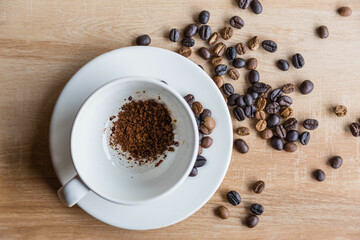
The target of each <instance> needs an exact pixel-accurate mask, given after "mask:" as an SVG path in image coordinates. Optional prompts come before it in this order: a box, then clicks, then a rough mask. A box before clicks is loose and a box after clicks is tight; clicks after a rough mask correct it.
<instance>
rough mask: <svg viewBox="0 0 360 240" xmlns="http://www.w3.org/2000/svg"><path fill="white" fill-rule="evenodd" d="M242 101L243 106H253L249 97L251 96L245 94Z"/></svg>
mask: <svg viewBox="0 0 360 240" xmlns="http://www.w3.org/2000/svg"><path fill="white" fill-rule="evenodd" d="M244 101H245V104H246V105H247V106H251V105H253V103H254V99H253V97H252V96H251V94H246V95H245V96H244Z"/></svg>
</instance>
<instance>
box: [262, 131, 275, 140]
mask: <svg viewBox="0 0 360 240" xmlns="http://www.w3.org/2000/svg"><path fill="white" fill-rule="evenodd" d="M273 136H274V132H273V131H272V130H271V129H269V128H267V129H265V130H264V131H262V132H261V133H260V137H261V138H262V139H264V140H268V139H270V138H272V137H273Z"/></svg>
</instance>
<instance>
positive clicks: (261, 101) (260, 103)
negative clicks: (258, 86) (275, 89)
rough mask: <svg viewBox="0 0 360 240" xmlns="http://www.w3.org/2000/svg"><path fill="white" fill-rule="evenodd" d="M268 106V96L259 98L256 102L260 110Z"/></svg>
mask: <svg viewBox="0 0 360 240" xmlns="http://www.w3.org/2000/svg"><path fill="white" fill-rule="evenodd" d="M265 106H266V98H259V99H258V100H257V102H256V107H257V108H258V109H259V110H264V109H265Z"/></svg>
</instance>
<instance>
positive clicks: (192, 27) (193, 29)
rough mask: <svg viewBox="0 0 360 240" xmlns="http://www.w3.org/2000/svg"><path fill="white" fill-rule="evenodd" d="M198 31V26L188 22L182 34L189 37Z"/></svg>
mask: <svg viewBox="0 0 360 240" xmlns="http://www.w3.org/2000/svg"><path fill="white" fill-rule="evenodd" d="M197 32H198V26H197V25H196V24H194V23H193V24H190V25H188V26H187V27H186V28H185V30H184V36H185V37H188V38H191V37H193V36H195V34H196V33H197Z"/></svg>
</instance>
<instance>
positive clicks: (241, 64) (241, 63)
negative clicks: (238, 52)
mask: <svg viewBox="0 0 360 240" xmlns="http://www.w3.org/2000/svg"><path fill="white" fill-rule="evenodd" d="M232 65H233V66H234V67H235V68H243V67H245V66H246V62H245V60H244V59H242V58H235V59H234V60H233V62H232Z"/></svg>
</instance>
